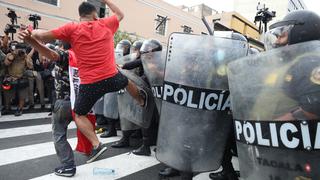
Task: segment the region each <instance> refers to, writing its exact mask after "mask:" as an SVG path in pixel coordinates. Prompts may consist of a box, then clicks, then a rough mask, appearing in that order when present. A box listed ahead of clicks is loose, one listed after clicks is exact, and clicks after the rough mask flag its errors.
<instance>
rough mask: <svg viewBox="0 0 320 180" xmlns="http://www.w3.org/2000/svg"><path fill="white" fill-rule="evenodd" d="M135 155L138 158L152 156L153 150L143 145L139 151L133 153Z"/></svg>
mask: <svg viewBox="0 0 320 180" xmlns="http://www.w3.org/2000/svg"><path fill="white" fill-rule="evenodd" d="M132 153H133V154H135V155H138V156H150V155H151V150H150V146H147V145H144V144H142V146H140V147H139V148H138V149H136V150H133V151H132Z"/></svg>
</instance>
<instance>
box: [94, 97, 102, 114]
mask: <svg viewBox="0 0 320 180" xmlns="http://www.w3.org/2000/svg"><path fill="white" fill-rule="evenodd" d="M103 105H104V100H103V97H101V98H100V99H99V100H98V101H97V102H96V103H95V104H94V106H93V110H94V114H99V115H103V109H104V106H103Z"/></svg>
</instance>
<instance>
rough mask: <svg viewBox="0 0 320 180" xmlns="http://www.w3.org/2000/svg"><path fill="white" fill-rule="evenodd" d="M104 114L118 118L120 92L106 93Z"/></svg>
mask: <svg viewBox="0 0 320 180" xmlns="http://www.w3.org/2000/svg"><path fill="white" fill-rule="evenodd" d="M103 99H104V105H103V107H104V108H103V115H104V117H107V118H111V119H118V117H119V109H118V92H113V93H107V94H105V95H104V98H103Z"/></svg>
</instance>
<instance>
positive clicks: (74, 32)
mask: <svg viewBox="0 0 320 180" xmlns="http://www.w3.org/2000/svg"><path fill="white" fill-rule="evenodd" d="M118 26H119V21H118V19H117V17H116V16H112V17H110V18H104V19H99V20H96V21H84V22H80V23H69V24H67V25H65V26H62V27H60V28H58V29H55V30H53V31H52V33H53V34H54V36H55V37H56V38H58V39H62V40H65V41H68V42H70V43H71V46H72V47H73V50H74V52H75V54H76V56H77V59H78V68H79V75H80V78H81V83H82V84H90V83H94V82H98V81H101V80H103V79H106V78H110V77H112V76H114V75H115V74H116V73H117V72H118V71H117V69H116V64H115V60H114V42H113V35H114V33H115V32H116V30H117V29H118Z"/></svg>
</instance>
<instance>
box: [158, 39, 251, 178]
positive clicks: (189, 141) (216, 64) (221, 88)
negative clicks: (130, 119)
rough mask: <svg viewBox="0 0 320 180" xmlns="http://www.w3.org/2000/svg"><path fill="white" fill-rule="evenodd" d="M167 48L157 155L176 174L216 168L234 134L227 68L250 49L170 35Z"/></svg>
mask: <svg viewBox="0 0 320 180" xmlns="http://www.w3.org/2000/svg"><path fill="white" fill-rule="evenodd" d="M168 47H169V48H168V53H167V58H166V67H165V76H164V86H163V101H162V107H161V113H160V126H159V134H158V146H157V153H156V157H157V159H158V160H159V161H161V162H163V163H165V164H167V165H169V166H171V167H173V168H175V169H178V170H180V171H187V172H204V171H210V170H216V169H218V168H219V167H220V164H221V160H222V157H223V152H224V149H225V146H226V141H227V138H228V134H229V132H230V131H231V130H232V116H231V112H230V106H231V105H230V98H229V91H228V89H229V88H228V79H227V64H228V63H229V62H231V61H233V60H235V59H238V58H239V57H243V56H245V55H246V54H247V51H248V45H247V43H246V42H244V41H237V40H232V39H227V38H218V37H213V36H197V35H187V34H178V33H174V34H172V35H171V36H170V39H169V44H168Z"/></svg>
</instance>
